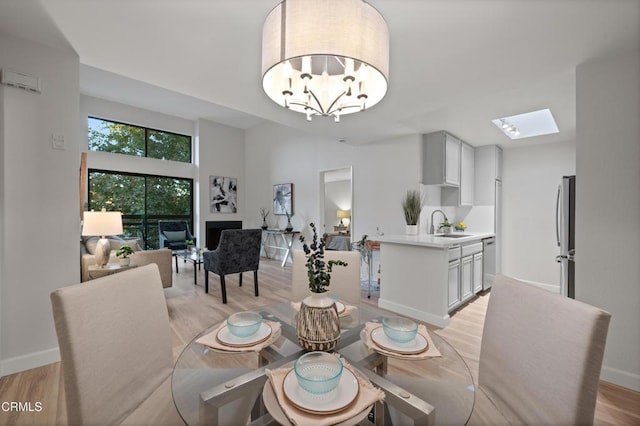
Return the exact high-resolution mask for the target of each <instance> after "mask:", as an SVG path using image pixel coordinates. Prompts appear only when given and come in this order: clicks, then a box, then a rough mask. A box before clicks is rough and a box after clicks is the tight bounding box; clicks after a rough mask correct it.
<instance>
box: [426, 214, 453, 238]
mask: <svg viewBox="0 0 640 426" xmlns="http://www.w3.org/2000/svg"><path fill="white" fill-rule="evenodd" d="M437 212H440V213H442V217H444V221H445V222H448V221H449V219H447V215H446V214H444V212H443V211H442V210H439V209H436V210H434V211H433V212H431V226H430V227H429V233H430V234H435V233H436V227H435V226H433V215H434V214H436V213H437Z"/></svg>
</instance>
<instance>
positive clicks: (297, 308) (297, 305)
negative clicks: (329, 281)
mask: <svg viewBox="0 0 640 426" xmlns="http://www.w3.org/2000/svg"><path fill="white" fill-rule="evenodd" d="M340 303H342V304H343V305H344V311H342V312H340V313H339V314H338V316H339V317H346V316H347V315H350V314H351V313H352V312H355V311H356V310H357V309H358V307H357V306H353V305H347V304H346V303H344V302H340ZM300 305H301V302H291V307H292V308H293V310H294V311H296V312H300Z"/></svg>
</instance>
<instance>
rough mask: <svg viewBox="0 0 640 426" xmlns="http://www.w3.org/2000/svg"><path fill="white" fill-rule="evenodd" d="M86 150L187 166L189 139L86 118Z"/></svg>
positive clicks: (174, 134)
mask: <svg viewBox="0 0 640 426" xmlns="http://www.w3.org/2000/svg"><path fill="white" fill-rule="evenodd" d="M88 126H89V149H90V150H91V151H104V152H112V153H115V154H125V155H134V156H136V157H149V158H157V159H160V160H172V161H180V162H183V163H190V162H191V136H186V135H179V134H177V133H171V132H165V131H161V130H154V129H147V128H146V127H140V126H134V125H131V124H124V123H117V122H115V121H108V120H103V119H100V118H94V117H89V118H88Z"/></svg>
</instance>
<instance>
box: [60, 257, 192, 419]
mask: <svg viewBox="0 0 640 426" xmlns="http://www.w3.org/2000/svg"><path fill="white" fill-rule="evenodd" d="M51 305H52V308H53V318H54V322H55V327H56V333H57V336H58V344H59V347H60V356H61V360H62V371H63V379H64V388H65V398H66V405H67V419H68V423H69V424H70V425H81V424H84V425H90V424H91V425H114V424H132V425H135V424H137V425H141V424H149V425H183V424H184V423H183V422H182V419H181V418H180V415H179V414H178V412H177V411H176V408H175V405H174V404H173V401H172V397H171V371H172V366H173V356H172V349H171V332H170V328H169V316H168V313H167V304H166V300H165V297H164V291H163V289H162V283H161V279H160V272H159V270H158V266H157V265H155V264H151V265H146V266H141V267H138V268H134V269H131V270H129V271H125V272H121V273H119V274H115V275H110V276H107V277H104V278H99V279H96V280H92V281H90V282H88V283H83V284H76V285H71V286H68V287H64V288H61V289H58V290H56V291H54V292H53V293H51Z"/></svg>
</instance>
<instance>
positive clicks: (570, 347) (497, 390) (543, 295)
mask: <svg viewBox="0 0 640 426" xmlns="http://www.w3.org/2000/svg"><path fill="white" fill-rule="evenodd" d="M610 318H611V315H610V314H609V313H607V312H605V311H602V310H601V309H598V308H596V307H593V306H590V305H587V304H586V303H582V302H579V301H577V300H573V299H569V298H567V297H564V296H561V295H560V294H557V293H551V292H549V291H547V290H543V289H540V288H538V287H534V286H532V285H530V284H526V283H524V282H521V281H518V280H515V279H513V278H508V277H505V276H503V275H498V276H496V279H495V282H494V284H493V287H492V288H491V295H490V299H489V305H488V308H487V314H486V317H485V323H484V331H483V335H482V343H481V349H480V369H479V377H478V384H479V388H480V390H481V391H482V392H484V393H485V394H486V395H487V397H488V398H489V399H490V400H491V401H492V402H493V404H495V406H496V408H497V409H498V410H499V411H500V413H501V414H502V415H503V416H504V417H505V418H506V419H507V420H508V421H509V423H511V424H531V425H533V424H566V425H578V424H580V425H582V424H592V423H593V417H594V413H595V405H596V397H597V391H598V381H599V377H600V370H601V367H602V358H603V354H604V348H605V343H606V339H607V331H608V328H609V321H610Z"/></svg>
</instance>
